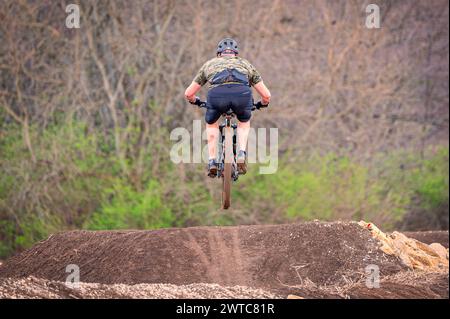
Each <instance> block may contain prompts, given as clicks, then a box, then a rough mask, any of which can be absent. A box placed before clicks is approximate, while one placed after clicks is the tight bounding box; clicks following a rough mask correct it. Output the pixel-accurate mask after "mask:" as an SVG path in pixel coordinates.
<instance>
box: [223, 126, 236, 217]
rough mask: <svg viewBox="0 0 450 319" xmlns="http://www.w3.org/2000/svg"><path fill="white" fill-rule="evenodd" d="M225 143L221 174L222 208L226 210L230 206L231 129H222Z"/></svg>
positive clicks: (232, 157)
mask: <svg viewBox="0 0 450 319" xmlns="http://www.w3.org/2000/svg"><path fill="white" fill-rule="evenodd" d="M224 130H225V134H224V135H225V143H224V148H225V149H224V155H225V156H224V160H225V163H224V167H223V174H222V208H223V209H228V208H229V207H230V204H231V170H232V164H233V159H234V156H233V129H232V128H231V127H224Z"/></svg>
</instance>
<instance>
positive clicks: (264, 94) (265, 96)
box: [253, 81, 270, 105]
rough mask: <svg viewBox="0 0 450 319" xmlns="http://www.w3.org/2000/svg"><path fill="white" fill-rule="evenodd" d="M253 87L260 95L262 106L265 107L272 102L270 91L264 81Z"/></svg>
mask: <svg viewBox="0 0 450 319" xmlns="http://www.w3.org/2000/svg"><path fill="white" fill-rule="evenodd" d="M253 87H254V88H255V90H256V92H258V94H259V95H260V96H261V99H262V101H261V102H262V104H263V105H267V104H269V102H270V91H269V89H268V88H267V86H266V85H265V84H264V82H263V81H259V82H258V83H256V84H255V85H254V86H253Z"/></svg>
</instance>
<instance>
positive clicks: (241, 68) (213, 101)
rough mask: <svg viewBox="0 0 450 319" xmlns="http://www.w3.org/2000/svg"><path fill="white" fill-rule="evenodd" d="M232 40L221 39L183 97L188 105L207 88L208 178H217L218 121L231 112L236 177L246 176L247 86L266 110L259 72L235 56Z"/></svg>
mask: <svg viewBox="0 0 450 319" xmlns="http://www.w3.org/2000/svg"><path fill="white" fill-rule="evenodd" d="M238 54H239V49H238V44H237V42H236V40H234V39H232V38H225V39H223V40H221V41H220V42H219V44H218V45H217V51H216V57H215V58H213V59H211V60H209V61H207V62H206V63H205V64H203V66H202V67H201V68H200V70H199V71H198V73H197V75H196V76H195V78H194V80H193V81H192V83H191V84H190V85H189V87H188V88H187V89H186V92H185V97H186V99H187V100H188V101H189V102H190V103H191V104H195V103H198V102H199V101H200V100H199V98H198V97H196V93H197V92H198V91H199V90H200V89H201V87H202V86H203V85H205V84H206V83H208V84H209V90H208V95H207V104H206V108H207V110H206V115H205V121H206V134H207V136H208V154H209V162H208V175H209V176H210V177H214V176H216V174H217V163H216V147H217V140H218V138H219V134H220V131H219V118H220V116H221V115H222V114H223V113H226V112H227V111H228V110H229V109H232V110H233V112H234V113H235V114H236V117H237V120H238V127H237V135H238V147H239V152H238V154H237V157H236V162H237V166H238V171H239V174H245V173H246V172H247V163H246V146H247V139H248V134H249V131H250V117H251V115H252V111H251V110H252V107H253V98H252V91H251V89H250V87H251V86H253V87H254V88H255V90H256V91H257V92H258V93H259V95H260V96H261V100H262V101H261V102H258V103H259V106H261V105H263V106H267V105H268V104H269V102H270V92H269V90H268V89H267V87H266V86H265V84H264V83H263V81H262V78H261V76H260V74H259V72H258V71H257V70H256V69H255V67H254V66H253V65H251V64H250V63H249V62H248V61H247V60H245V59H243V58H241V57H239V56H238Z"/></svg>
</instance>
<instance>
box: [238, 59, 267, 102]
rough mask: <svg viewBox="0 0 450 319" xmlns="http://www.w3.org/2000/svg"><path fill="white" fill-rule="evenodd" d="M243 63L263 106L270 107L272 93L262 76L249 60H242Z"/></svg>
mask: <svg viewBox="0 0 450 319" xmlns="http://www.w3.org/2000/svg"><path fill="white" fill-rule="evenodd" d="M241 61H243V63H244V64H245V65H246V67H247V70H248V71H249V80H250V84H251V85H252V86H253V87H254V88H255V90H256V92H258V94H259V95H260V96H261V99H262V101H261V102H262V104H263V105H268V104H269V102H270V91H269V89H268V88H267V86H266V85H265V84H264V82H263V80H262V77H261V75H260V74H259V72H258V71H257V70H256V68H255V67H254V66H253V65H252V64H251V63H250V62H248V61H247V60H245V59H241Z"/></svg>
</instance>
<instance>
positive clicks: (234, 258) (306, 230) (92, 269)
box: [0, 222, 449, 298]
mask: <svg viewBox="0 0 450 319" xmlns="http://www.w3.org/2000/svg"><path fill="white" fill-rule="evenodd" d="M68 265H77V266H78V267H79V270H80V281H81V283H79V285H80V286H79V287H78V288H76V289H71V288H70V287H68V286H67V285H66V284H65V281H66V278H67V276H68V275H69V274H68V273H67V272H66V267H67V266H68ZM369 265H371V267H372V266H374V265H375V266H376V267H378V269H379V271H380V287H379V288H369V286H368V285H367V284H366V280H367V276H368V273H367V272H366V267H367V266H369ZM288 295H291V297H292V298H295V296H297V297H300V298H448V295H449V294H448V249H446V248H444V247H443V246H442V245H440V244H432V245H426V244H424V243H421V242H419V241H416V240H413V239H410V238H407V237H406V236H404V235H403V234H401V233H397V232H394V233H392V234H385V233H383V232H381V231H380V230H379V229H378V228H376V226H374V225H373V224H368V223H364V222H360V223H355V222H346V223H344V222H333V223H322V222H310V223H301V224H288V225H259V226H237V227H192V228H175V229H160V230H153V231H72V232H64V233H59V234H55V235H53V236H50V237H49V238H48V239H46V240H44V241H42V242H40V243H38V244H36V245H35V246H34V247H32V248H31V249H29V250H27V251H25V252H23V253H21V254H19V255H16V256H14V257H12V258H11V259H9V260H7V261H6V262H4V264H3V265H0V298H286V297H287V296H288Z"/></svg>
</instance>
